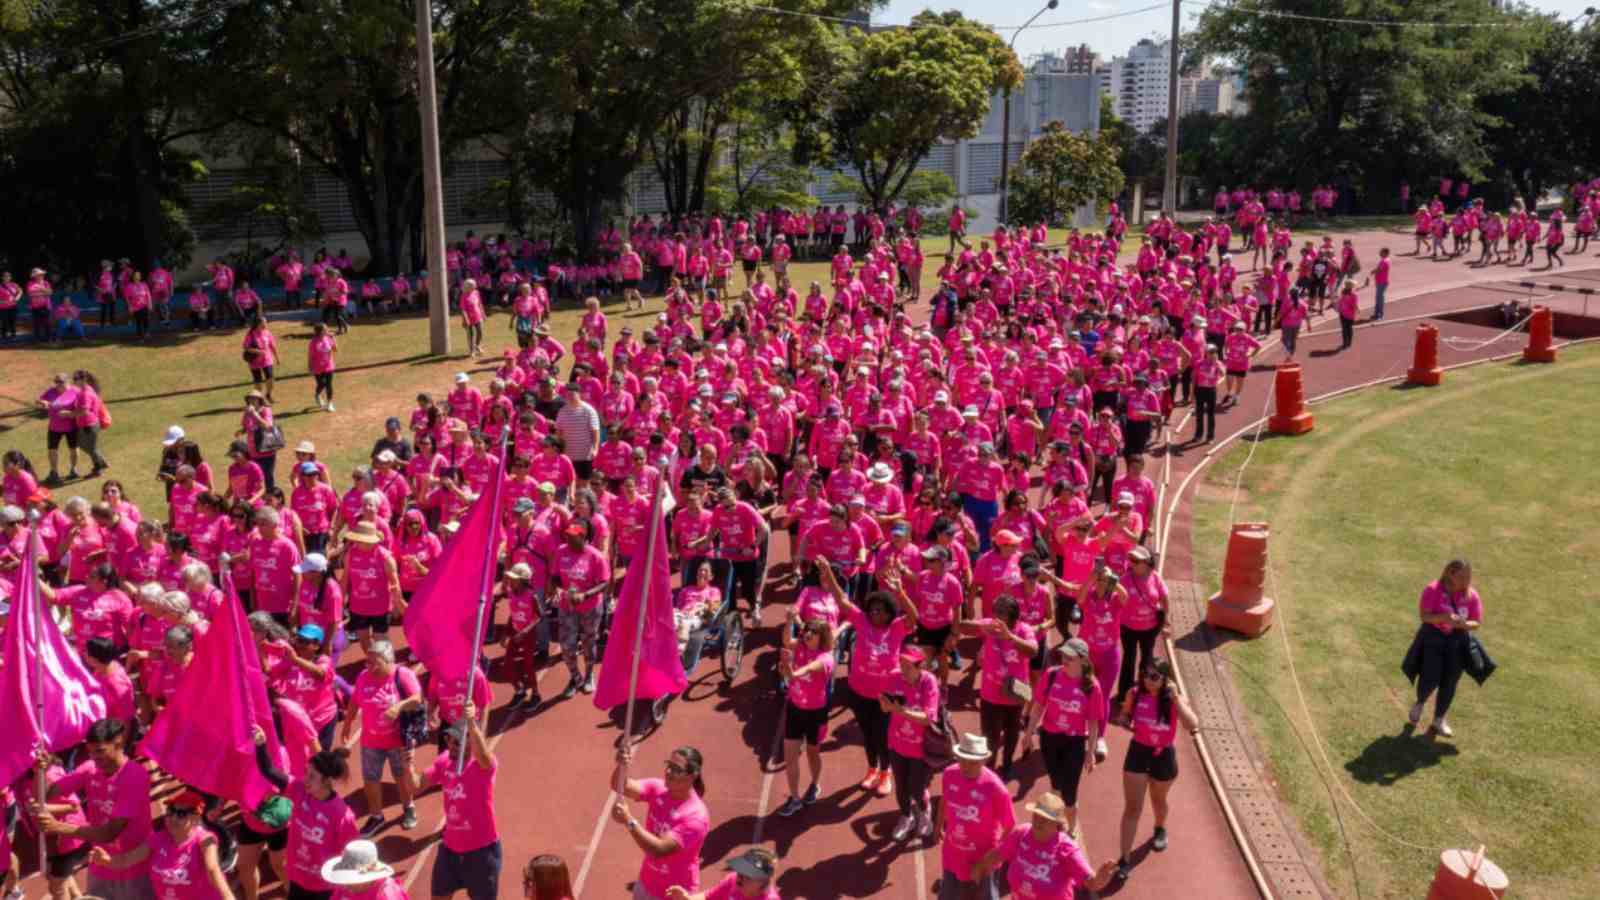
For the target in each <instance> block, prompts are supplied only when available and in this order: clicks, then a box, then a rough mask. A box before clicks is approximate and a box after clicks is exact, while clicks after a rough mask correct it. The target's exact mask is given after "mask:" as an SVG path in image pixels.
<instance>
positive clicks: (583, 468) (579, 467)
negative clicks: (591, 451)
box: [572, 459, 594, 481]
mask: <svg viewBox="0 0 1600 900" xmlns="http://www.w3.org/2000/svg"><path fill="white" fill-rule="evenodd" d="M572 474H574V475H576V476H577V477H578V478H581V479H583V480H584V481H588V480H589V477H590V476H591V475H593V474H594V460H592V459H575V460H573V461H572Z"/></svg>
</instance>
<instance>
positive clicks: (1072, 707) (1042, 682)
mask: <svg viewBox="0 0 1600 900" xmlns="http://www.w3.org/2000/svg"><path fill="white" fill-rule="evenodd" d="M1033 696H1034V698H1035V699H1036V700H1037V701H1038V702H1040V703H1043V704H1044V719H1043V721H1041V722H1040V725H1039V727H1040V728H1042V729H1044V730H1045V731H1048V732H1050V733H1051V734H1065V735H1070V736H1072V737H1084V736H1086V735H1088V734H1089V723H1091V722H1100V721H1104V720H1105V718H1106V695H1105V691H1103V690H1101V688H1100V680H1099V679H1098V678H1096V679H1093V680H1092V681H1091V685H1090V689H1089V691H1088V692H1087V693H1085V692H1084V690H1083V684H1082V682H1081V681H1080V680H1079V679H1077V678H1073V677H1072V676H1071V675H1068V674H1067V671H1066V669H1065V668H1062V667H1060V666H1057V667H1055V668H1052V669H1046V670H1045V671H1043V672H1040V673H1039V677H1038V679H1036V680H1035V681H1034V683H1033Z"/></svg>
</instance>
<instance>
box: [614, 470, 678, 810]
mask: <svg viewBox="0 0 1600 900" xmlns="http://www.w3.org/2000/svg"><path fill="white" fill-rule="evenodd" d="M664 481H665V479H661V480H658V481H657V482H656V496H655V502H653V503H652V504H650V536H649V538H648V543H646V545H645V551H644V579H645V581H644V584H643V585H642V586H641V588H640V591H639V620H638V621H637V622H635V623H634V629H633V666H632V669H631V671H630V672H629V673H628V705H627V708H626V710H625V711H624V712H623V714H622V739H623V741H625V742H631V741H632V740H633V709H634V706H636V705H637V704H636V703H635V702H634V696H635V695H636V694H637V693H638V691H639V656H640V655H641V654H642V653H643V648H644V623H645V611H646V610H647V609H648V608H649V606H650V582H649V580H648V579H649V578H650V573H651V572H653V571H655V562H656V535H657V529H659V528H660V527H661V495H662V494H663V493H664V492H665V491H666V488H665V486H664V484H663V482H664ZM624 581H626V578H624ZM627 783H628V763H627V761H626V760H624V761H623V763H622V765H621V766H620V767H619V769H618V773H617V784H616V786H615V787H616V790H617V793H618V794H622V793H624V791H623V790H622V788H623V785H625V784H627Z"/></svg>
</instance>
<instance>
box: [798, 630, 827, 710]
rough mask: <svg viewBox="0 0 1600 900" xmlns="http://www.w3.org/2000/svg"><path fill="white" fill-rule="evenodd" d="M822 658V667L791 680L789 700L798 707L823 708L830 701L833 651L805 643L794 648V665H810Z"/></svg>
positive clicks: (807, 708) (799, 666)
mask: <svg viewBox="0 0 1600 900" xmlns="http://www.w3.org/2000/svg"><path fill="white" fill-rule="evenodd" d="M819 658H820V659H821V660H822V668H821V669H818V670H816V671H814V672H811V673H810V674H808V675H802V676H801V677H799V678H794V679H790V681H789V702H790V703H793V704H794V705H795V708H796V709H806V710H811V709H822V708H823V707H824V706H826V705H827V703H828V682H829V681H831V680H833V667H834V660H833V651H831V650H822V649H816V650H813V649H811V648H809V647H807V646H806V645H805V644H804V643H800V644H796V645H795V648H794V667H795V668H796V669H798V668H801V667H802V666H806V665H809V664H810V663H811V661H812V660H815V659H819Z"/></svg>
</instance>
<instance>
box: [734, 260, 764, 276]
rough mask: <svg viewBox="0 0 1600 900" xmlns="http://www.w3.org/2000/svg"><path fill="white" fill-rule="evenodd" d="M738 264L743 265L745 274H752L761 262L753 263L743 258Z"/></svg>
mask: <svg viewBox="0 0 1600 900" xmlns="http://www.w3.org/2000/svg"><path fill="white" fill-rule="evenodd" d="M739 265H741V266H743V267H744V273H745V274H746V275H753V274H755V271H756V267H757V266H759V265H761V264H760V263H753V262H751V261H750V260H748V259H745V260H740V261H739Z"/></svg>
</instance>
